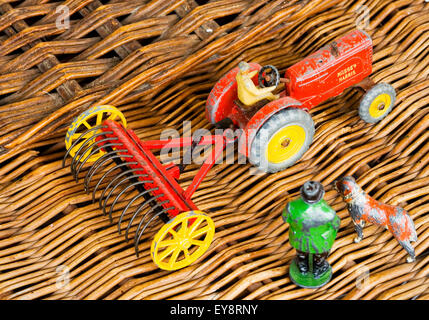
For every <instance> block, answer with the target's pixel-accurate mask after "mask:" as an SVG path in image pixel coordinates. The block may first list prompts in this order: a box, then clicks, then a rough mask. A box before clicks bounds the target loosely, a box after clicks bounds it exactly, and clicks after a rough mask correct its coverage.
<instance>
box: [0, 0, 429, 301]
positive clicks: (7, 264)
mask: <svg viewBox="0 0 429 320" xmlns="http://www.w3.org/2000/svg"><path fill="white" fill-rule="evenodd" d="M59 5H66V6H67V7H68V8H69V11H70V15H71V19H70V28H68V29H67V28H58V27H57V24H56V21H57V20H58V19H57V18H58V15H59V14H61V12H59V13H56V12H57V7H58V6H59ZM363 6H364V7H363ZM362 8H363V9H362ZM362 10H363V11H362ZM365 11H367V12H368V13H369V25H366V26H365V29H366V31H367V32H368V33H369V34H370V35H371V37H372V38H373V43H374V64H373V74H372V77H373V79H374V80H375V81H376V82H381V81H383V82H388V83H391V84H392V85H393V86H394V87H395V89H396V91H397V102H396V106H395V107H394V109H393V111H392V113H391V114H390V115H389V116H388V117H387V118H385V119H384V120H383V121H381V122H380V123H378V124H376V125H369V124H365V123H364V122H363V121H362V120H360V119H359V116H358V113H357V107H358V103H359V99H360V97H361V94H360V93H358V92H356V91H354V90H347V91H346V92H345V93H344V94H343V95H341V96H339V97H337V98H334V99H330V100H329V101H327V102H325V103H323V104H322V105H320V106H318V107H316V108H314V109H313V110H311V114H312V117H313V119H314V121H315V124H316V135H315V139H314V142H313V144H312V146H311V148H310V150H309V151H308V152H307V153H306V154H305V156H304V157H303V159H302V160H301V161H300V162H298V163H297V164H296V165H294V166H293V167H291V168H288V169H287V170H285V171H283V172H279V173H276V174H271V175H251V174H250V173H249V168H250V165H249V164H247V165H242V164H233V165H231V164H219V165H216V166H215V167H214V168H213V169H212V170H211V171H210V172H209V174H208V175H207V177H206V178H205V180H204V181H203V183H202V185H201V186H200V188H199V189H198V191H197V192H196V194H195V196H194V198H193V200H194V202H195V203H196V204H197V206H199V208H200V209H202V210H204V211H210V210H213V212H212V213H210V216H211V217H212V218H213V219H214V221H215V225H216V231H217V232H216V235H215V240H214V242H213V243H212V245H211V247H210V249H209V250H208V252H207V253H206V254H205V255H204V257H203V258H202V259H200V260H199V261H198V262H197V263H194V264H193V265H191V266H189V267H187V268H185V269H182V270H179V271H176V272H166V271H162V270H160V269H157V267H156V266H155V265H154V264H153V262H152V260H151V258H150V253H149V247H150V242H151V239H152V238H153V235H154V233H155V232H156V231H157V230H159V228H160V226H161V223H160V222H159V223H157V224H156V225H153V226H152V228H151V230H150V232H148V233H146V235H145V240H144V241H143V242H142V244H141V246H140V251H141V253H142V255H141V256H140V258H138V259H137V258H136V256H135V255H134V250H133V247H132V244H127V243H126V242H124V240H123V236H120V235H119V234H118V233H117V228H116V226H114V225H111V224H110V223H109V220H108V219H107V218H106V217H104V216H103V215H102V214H101V213H100V210H99V209H98V206H97V205H96V204H91V202H90V201H89V200H90V199H91V196H90V195H89V196H88V195H86V193H84V191H83V187H82V185H81V184H76V183H75V181H74V180H73V178H72V176H71V175H70V171H69V168H65V169H63V168H62V167H61V159H62V157H63V155H64V152H65V148H64V136H65V131H66V129H67V126H68V125H69V124H70V122H71V120H72V119H73V118H74V117H75V116H76V115H77V114H79V113H81V112H82V111H83V110H86V109H87V108H88V107H90V106H93V105H97V104H112V105H115V106H118V108H119V109H120V110H121V111H123V112H124V114H125V116H126V117H127V120H128V121H129V126H130V127H131V128H133V129H135V131H136V133H137V134H138V136H139V137H140V138H142V139H150V138H154V139H157V138H159V134H160V132H161V131H162V129H164V128H167V127H170V128H178V129H180V128H181V126H182V121H184V120H190V121H192V128H193V129H197V128H207V129H212V126H211V125H209V124H208V122H207V120H206V119H205V116H204V107H205V99H206V98H207V95H208V93H209V91H210V89H211V88H212V86H213V85H214V83H215V82H216V81H217V79H219V78H220V77H221V76H222V75H223V74H224V73H225V72H226V71H227V70H229V69H231V68H232V67H233V66H236V65H237V63H238V62H239V61H241V60H246V61H255V62H258V63H260V64H268V63H269V64H272V65H276V66H277V67H278V68H279V69H280V70H281V71H282V72H283V71H284V70H285V69H286V68H287V67H288V66H290V65H292V64H293V63H295V62H297V61H299V60H300V59H302V58H304V57H305V56H307V55H308V54H309V53H311V52H312V51H314V50H316V49H318V48H319V47H321V46H322V45H324V44H327V43H328V42H330V41H332V40H333V39H335V38H337V37H339V36H341V35H344V34H345V33H347V32H348V31H350V30H352V29H354V28H356V23H358V22H359V21H360V22H362V21H361V20H364V19H362V16H361V13H362V12H365ZM0 14H1V15H0V43H1V45H0V72H1V74H0V128H1V129H0V130H1V131H0V146H1V147H0V149H1V150H0V297H1V298H3V299H36V298H44V299H101V298H103V299H165V298H180V299H256V298H257V299H412V298H417V299H429V277H428V272H429V256H428V255H427V252H428V248H429V176H428V173H429V131H428V126H429V77H428V74H429V54H428V53H429V3H426V2H425V1H423V0H395V1H392V0H370V1H358V0H356V1H354V0H348V1H339V0H331V1H322V0H312V1H298V0H291V1H284V0H276V1H260V0H220V1H194V0H152V1H149V0H111V1H100V0H79V1H78V0H67V1H62V2H61V1H57V2H53V1H49V0H24V1H17V0H0ZM364 22H365V21H364ZM197 170H198V166H196V165H191V166H189V167H188V170H187V172H186V173H185V174H184V176H183V179H182V180H181V181H182V182H183V183H182V184H183V186H186V185H188V184H189V183H190V179H191V178H192V177H193V176H194V175H195V173H196V171H197ZM345 174H353V175H354V176H355V177H356V178H357V181H358V182H359V184H360V185H361V186H362V187H363V188H364V189H365V190H366V191H367V192H368V193H369V194H370V195H371V196H373V197H375V198H376V199H378V200H380V201H383V202H386V203H389V204H396V205H401V206H403V207H404V208H405V209H406V210H408V212H409V213H410V215H411V216H412V218H413V219H414V222H415V225H416V229H417V233H418V238H419V240H418V242H417V243H416V244H415V248H416V254H417V255H418V257H417V260H416V262H414V263H410V264H408V263H406V262H405V257H406V253H405V251H404V250H402V249H401V247H400V246H399V244H398V243H397V242H396V240H395V239H394V238H393V237H392V235H391V234H390V233H389V232H387V231H385V230H384V229H382V228H377V227H376V226H374V225H369V226H367V227H366V228H365V229H364V232H365V234H366V235H367V236H366V238H364V240H363V241H361V242H360V243H358V244H356V243H354V242H353V238H354V236H355V235H354V231H353V227H352V223H351V220H350V217H349V215H348V212H347V210H346V208H345V205H344V203H343V202H342V200H340V197H339V196H338V194H337V193H336V192H335V191H334V190H333V188H332V185H331V184H330V183H331V182H333V181H334V180H335V179H336V178H338V177H340V176H342V175H345ZM309 179H314V180H318V181H321V182H322V183H323V184H324V185H325V186H326V190H327V192H326V196H325V199H326V200H327V201H328V202H329V204H330V205H332V206H333V208H334V209H335V210H336V211H337V214H338V215H339V216H340V218H341V228H340V230H339V233H338V236H337V240H336V242H335V244H334V247H333V249H332V253H331V255H330V257H329V262H330V263H331V265H332V266H333V271H334V274H333V279H332V280H331V281H330V282H329V284H327V285H326V286H324V287H323V288H321V289H318V290H312V289H301V288H298V287H297V286H295V285H294V284H292V283H291V281H290V279H289V277H288V265H289V263H290V261H291V259H292V257H293V256H294V250H292V248H291V246H290V245H289V242H288V234H287V228H288V226H287V225H286V224H285V223H283V221H282V219H281V217H280V214H281V211H282V209H283V206H284V204H285V202H286V201H287V200H289V199H291V198H293V197H295V196H296V195H297V194H298V190H299V187H300V186H301V185H302V184H303V183H304V182H305V181H307V180H309ZM132 195H133V194H131V195H130V196H129V197H128V198H130V197H131V196H132ZM125 204H126V201H124V202H122V203H121V204H120V205H119V206H118V210H119V209H120V208H121V207H124V205H125ZM118 213H119V212H116V215H117V214H118ZM67 272H69V279H70V282H69V283H68V284H67V283H66V285H64V286H58V283H59V281H63V282H64V281H67V279H66V277H67Z"/></svg>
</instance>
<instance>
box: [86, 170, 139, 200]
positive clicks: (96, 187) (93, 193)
mask: <svg viewBox="0 0 429 320" xmlns="http://www.w3.org/2000/svg"><path fill="white" fill-rule="evenodd" d="M134 164H138V163H137V162H124V163H120V164H118V165H116V166H114V167H113V168H111V169H109V170H107V171H106V172H105V173H104V174H103V176H102V177H101V179H100V180H98V182H97V184H96V186H95V188H94V191H93V192H92V203H94V202H95V194H96V193H97V190H98V187H100V185H101V183H102V182H103V180H104V179H105V178H106V177H107V176H108V175H109V174H110V173H111V172H113V171H115V170H116V169H119V168H121V167H125V166H128V165H134Z"/></svg>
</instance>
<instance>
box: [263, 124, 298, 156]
mask: <svg viewBox="0 0 429 320" xmlns="http://www.w3.org/2000/svg"><path fill="white" fill-rule="evenodd" d="M304 142H305V130H304V128H303V127H301V126H299V125H291V126H286V127H284V128H281V129H280V130H279V131H277V132H276V133H275V134H274V135H273V136H272V138H271V139H270V141H269V142H268V147H267V150H266V152H267V159H268V161H269V162H272V163H280V162H283V161H285V160H288V159H290V158H291V157H293V156H294V155H295V154H296V153H298V152H299V151H300V150H301V148H302V146H303V145H304Z"/></svg>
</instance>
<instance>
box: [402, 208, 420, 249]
mask: <svg viewBox="0 0 429 320" xmlns="http://www.w3.org/2000/svg"><path fill="white" fill-rule="evenodd" d="M404 217H405V219H406V220H407V224H408V227H409V228H410V238H409V241H413V242H416V241H417V232H416V227H415V226H414V221H413V219H411V217H410V216H409V214H408V212H407V211H405V210H404Z"/></svg>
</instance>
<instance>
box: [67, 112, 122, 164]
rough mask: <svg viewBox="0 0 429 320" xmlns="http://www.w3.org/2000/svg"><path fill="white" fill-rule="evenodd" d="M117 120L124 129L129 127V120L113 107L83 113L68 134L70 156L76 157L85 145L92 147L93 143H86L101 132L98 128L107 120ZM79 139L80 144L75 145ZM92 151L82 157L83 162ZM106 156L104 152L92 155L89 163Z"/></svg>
mask: <svg viewBox="0 0 429 320" xmlns="http://www.w3.org/2000/svg"><path fill="white" fill-rule="evenodd" d="M107 119H109V120H115V121H120V122H121V123H122V125H123V126H124V127H126V126H127V120H126V119H125V117H124V115H123V114H122V112H121V111H119V110H118V109H116V108H115V107H113V106H109V105H102V106H96V107H93V108H90V109H88V110H87V111H85V112H83V113H81V114H80V115H79V116H78V117H77V118H76V119H75V120H74V121H73V123H72V124H71V126H70V127H69V129H68V131H67V134H66V140H65V143H66V148H67V150H69V149H70V148H72V149H71V150H69V154H70V156H72V157H74V156H75V154H76V152H77V151H78V150H79V148H80V147H81V146H82V145H83V144H85V146H87V145H90V143H91V142H88V143H86V141H87V140H88V139H92V137H93V136H94V135H95V134H97V133H98V132H100V130H99V129H98V130H97V129H96V128H97V127H98V126H101V124H102V123H103V121H105V120H107ZM82 135H83V136H82ZM78 139H79V143H77V144H76V145H74V142H75V141H76V140H78ZM91 151H92V148H91V149H90V150H88V151H87V152H86V154H85V155H84V156H83V157H81V161H83V160H84V159H85V158H86V156H87V155H88V154H89V153H90V152H91ZM103 154H104V151H102V150H100V151H99V152H98V153H96V154H94V155H92V156H91V157H90V158H89V159H88V161H87V162H94V161H96V160H97V159H99V158H100V157H101V156H102V155H103Z"/></svg>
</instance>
